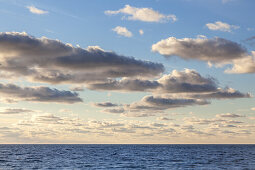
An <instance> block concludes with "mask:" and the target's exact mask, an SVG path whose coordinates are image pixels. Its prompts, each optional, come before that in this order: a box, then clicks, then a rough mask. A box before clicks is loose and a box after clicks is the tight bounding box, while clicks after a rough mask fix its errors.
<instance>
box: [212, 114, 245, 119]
mask: <svg viewBox="0 0 255 170" xmlns="http://www.w3.org/2000/svg"><path fill="white" fill-rule="evenodd" d="M216 117H221V118H240V117H244V116H243V115H238V114H233V113H225V114H217V115H216Z"/></svg>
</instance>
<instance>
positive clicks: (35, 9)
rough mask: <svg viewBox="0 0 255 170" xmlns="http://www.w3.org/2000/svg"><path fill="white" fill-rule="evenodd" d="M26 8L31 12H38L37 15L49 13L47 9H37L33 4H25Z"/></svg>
mask: <svg viewBox="0 0 255 170" xmlns="http://www.w3.org/2000/svg"><path fill="white" fill-rule="evenodd" d="M27 9H29V11H30V12H31V13H33V14H38V15H42V14H47V13H49V12H48V11H44V10H42V9H38V8H36V7H35V6H27Z"/></svg>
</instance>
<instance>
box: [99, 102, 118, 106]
mask: <svg viewBox="0 0 255 170" xmlns="http://www.w3.org/2000/svg"><path fill="white" fill-rule="evenodd" d="M94 106H97V107H115V106H119V105H118V104H115V103H111V102H103V103H94Z"/></svg>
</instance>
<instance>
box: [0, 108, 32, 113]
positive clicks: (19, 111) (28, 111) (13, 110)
mask: <svg viewBox="0 0 255 170" xmlns="http://www.w3.org/2000/svg"><path fill="white" fill-rule="evenodd" d="M32 112H34V111H33V110H29V109H22V108H7V109H4V110H3V111H0V114H6V115H12V114H21V113H32Z"/></svg>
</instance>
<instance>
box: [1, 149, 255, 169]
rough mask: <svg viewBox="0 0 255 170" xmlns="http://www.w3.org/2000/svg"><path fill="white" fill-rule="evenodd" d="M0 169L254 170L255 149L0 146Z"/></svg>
mask: <svg viewBox="0 0 255 170" xmlns="http://www.w3.org/2000/svg"><path fill="white" fill-rule="evenodd" d="M0 169H4V170H5V169H231V170H232V169H255V145H60V144H56V145H0Z"/></svg>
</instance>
